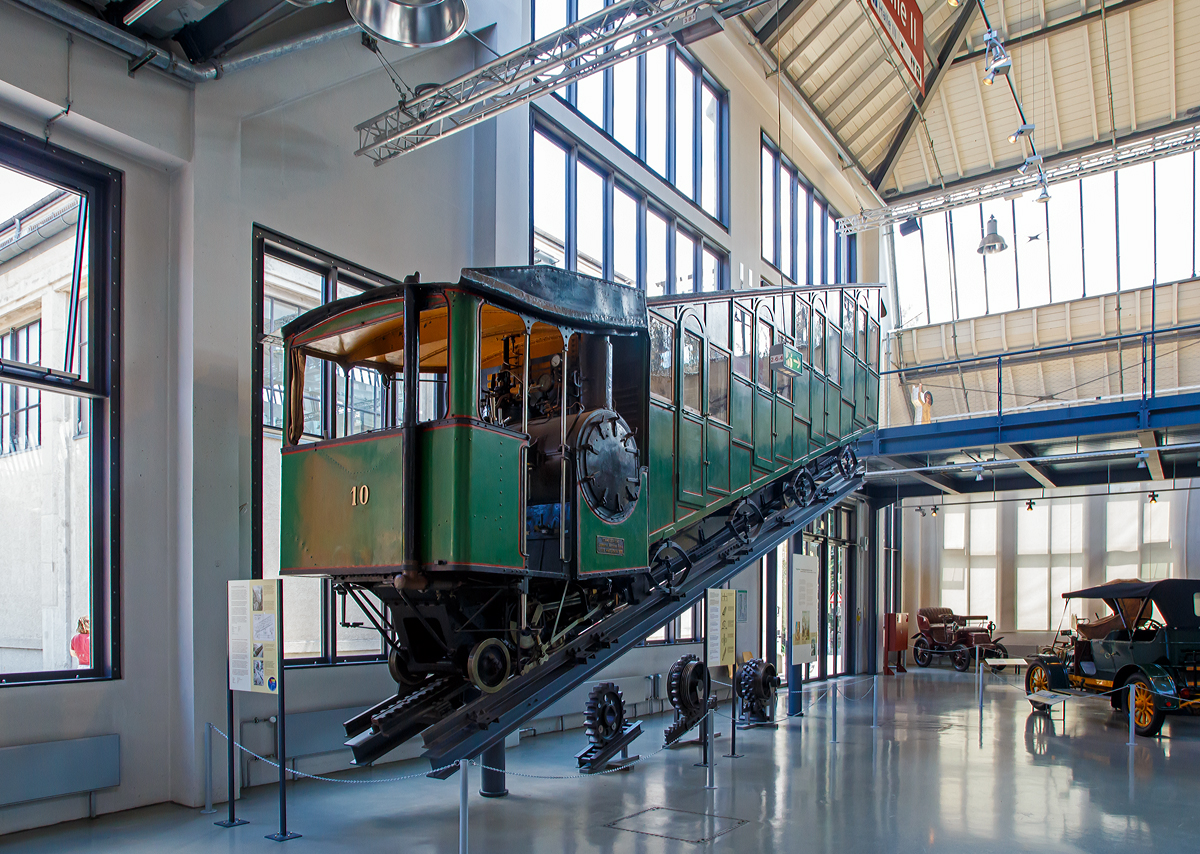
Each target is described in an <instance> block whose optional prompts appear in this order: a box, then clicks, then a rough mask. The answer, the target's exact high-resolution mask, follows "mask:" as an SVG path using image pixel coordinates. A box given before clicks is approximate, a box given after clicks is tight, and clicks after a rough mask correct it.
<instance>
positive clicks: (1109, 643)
mask: <svg viewBox="0 0 1200 854" xmlns="http://www.w3.org/2000/svg"><path fill="white" fill-rule="evenodd" d="M1063 598H1064V599H1102V600H1104V603H1105V604H1106V605H1108V608H1109V610H1110V611H1111V613H1110V614H1108V615H1107V616H1105V617H1101V618H1098V619H1095V620H1090V621H1086V622H1080V623H1078V624H1077V626H1076V627H1075V630H1074V631H1071V632H1066V631H1064V633H1062V634H1060V638H1062V640H1060V641H1059V642H1058V643H1056V644H1055V645H1054V647H1053V648H1051V649H1048V650H1044V651H1043V652H1041V653H1039V654H1038V655H1036V656H1031V657H1030V658H1028V659H1027V660H1028V661H1029V669H1028V670H1026V671H1025V690H1026V693H1027V694H1033V693H1035V692H1037V691H1045V690H1050V691H1077V692H1082V693H1090V694H1108V696H1109V701H1110V702H1111V703H1112V706H1113V708H1114V709H1117V710H1118V711H1125V710H1126V709H1127V706H1126V703H1127V702H1128V698H1129V691H1128V688H1129V686H1130V685H1133V686H1134V688H1133V690H1134V708H1133V719H1134V729H1135V731H1136V732H1137V734H1138V735H1144V736H1153V735H1157V734H1158V732H1159V730H1160V729H1162V725H1163V721H1164V719H1165V717H1166V715H1167V714H1171V713H1178V712H1181V711H1183V710H1189V711H1194V710H1195V709H1196V708H1197V707H1198V705H1200V580H1195V579H1184V578H1170V579H1164V580H1161V581H1121V580H1115V581H1110V582H1108V583H1106V584H1101V585H1099V586H1098V587H1089V588H1087V589H1085V590H1076V591H1073V592H1070V593H1064V594H1063ZM1029 702H1030V704H1031V705H1032V706H1033V708H1034V709H1035V710H1039V711H1040V710H1042V709H1043V707H1044V704H1041V703H1039V702H1038V701H1037V700H1036V699H1034V698H1030V701H1029Z"/></svg>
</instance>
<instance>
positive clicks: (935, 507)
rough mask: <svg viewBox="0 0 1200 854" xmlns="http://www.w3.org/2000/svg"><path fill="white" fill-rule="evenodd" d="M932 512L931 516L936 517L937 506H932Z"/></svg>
mask: <svg viewBox="0 0 1200 854" xmlns="http://www.w3.org/2000/svg"><path fill="white" fill-rule="evenodd" d="M932 512H933V515H934V516H936V515H937V505H936V504H935V505H933V511H932Z"/></svg>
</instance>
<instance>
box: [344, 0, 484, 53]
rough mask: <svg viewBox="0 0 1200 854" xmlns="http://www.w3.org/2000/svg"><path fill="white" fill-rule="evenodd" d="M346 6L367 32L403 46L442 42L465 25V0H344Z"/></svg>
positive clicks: (461, 29)
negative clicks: (402, 0) (403, 1)
mask: <svg viewBox="0 0 1200 854" xmlns="http://www.w3.org/2000/svg"><path fill="white" fill-rule="evenodd" d="M346 6H347V8H349V10H350V17H352V18H353V19H354V21H355V23H357V24H358V25H359V26H360V27H362V28H363V29H364V30H366V31H367V32H368V33H370V34H371V35H373V36H375V37H376V38H379V39H383V40H384V41H385V42H391V43H392V44H398V45H404V46H405V47H430V46H432V45H439V44H445V43H446V42H448V41H452V40H454V39H456V38H458V37H459V36H460V35H462V32H463V30H465V29H466V28H467V3H466V0H431V2H423V0H415V2H412V3H401V2H398V0H346Z"/></svg>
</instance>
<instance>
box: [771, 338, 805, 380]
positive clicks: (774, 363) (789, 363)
mask: <svg viewBox="0 0 1200 854" xmlns="http://www.w3.org/2000/svg"><path fill="white" fill-rule="evenodd" d="M803 369H804V359H803V358H802V357H801V355H800V351H799V350H797V349H796V348H795V347H793V346H792V345H791V344H776V345H775V346H774V347H772V348H771V370H773V371H778V372H779V373H781V374H783V375H784V376H788V377H798V376H800V372H801V371H802V370H803Z"/></svg>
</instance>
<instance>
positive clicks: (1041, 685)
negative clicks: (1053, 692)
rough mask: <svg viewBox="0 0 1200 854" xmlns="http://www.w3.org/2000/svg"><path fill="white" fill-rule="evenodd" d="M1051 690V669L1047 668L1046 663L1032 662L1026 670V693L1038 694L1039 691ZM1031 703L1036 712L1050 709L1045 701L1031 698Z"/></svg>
mask: <svg viewBox="0 0 1200 854" xmlns="http://www.w3.org/2000/svg"><path fill="white" fill-rule="evenodd" d="M1049 690H1050V671H1049V670H1047V669H1046V665H1044V664H1031V665H1029V669H1028V670H1026V671H1025V693H1026V694H1036V693H1037V692H1038V691H1049ZM1029 705H1031V706H1033V710H1034V711H1035V712H1045V711H1048V710H1049V709H1050V707H1049V706H1047V705H1046V704H1045V703H1039V702H1037V701H1036V700H1030V701H1029Z"/></svg>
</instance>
